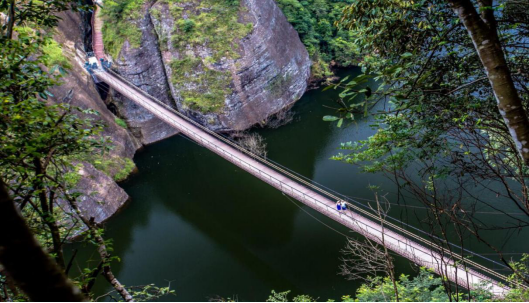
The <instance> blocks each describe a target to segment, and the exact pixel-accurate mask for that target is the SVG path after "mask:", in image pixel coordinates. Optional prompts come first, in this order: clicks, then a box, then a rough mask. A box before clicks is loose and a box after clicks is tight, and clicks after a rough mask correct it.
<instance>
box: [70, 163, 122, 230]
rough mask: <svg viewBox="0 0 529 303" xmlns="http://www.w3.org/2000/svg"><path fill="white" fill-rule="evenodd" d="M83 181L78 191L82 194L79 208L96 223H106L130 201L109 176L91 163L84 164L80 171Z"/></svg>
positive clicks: (77, 187)
mask: <svg viewBox="0 0 529 303" xmlns="http://www.w3.org/2000/svg"><path fill="white" fill-rule="evenodd" d="M78 173H79V175H81V179H80V180H79V182H78V183H77V185H76V186H75V187H76V191H78V192H79V193H82V195H81V196H80V198H79V208H80V209H81V211H82V212H83V213H84V214H85V215H86V216H87V217H89V218H95V221H96V222H104V221H106V220H107V219H109V218H110V217H111V216H112V215H114V214H115V213H117V212H118V211H119V209H120V208H121V207H123V205H124V203H125V202H126V201H127V200H128V199H129V196H128V195H127V193H126V192H125V191H124V190H123V189H122V188H121V187H119V185H117V184H116V182H114V180H113V179H112V178H110V177H109V176H108V175H106V174H104V173H102V172H100V171H99V170H97V169H95V168H94V167H93V166H92V165H91V164H89V163H83V164H82V167H81V168H80V169H79V170H78Z"/></svg>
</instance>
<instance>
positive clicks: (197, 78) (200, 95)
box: [170, 56, 232, 113]
mask: <svg viewBox="0 0 529 303" xmlns="http://www.w3.org/2000/svg"><path fill="white" fill-rule="evenodd" d="M170 66H171V70H172V71H173V75H172V77H171V80H172V83H173V85H174V86H175V87H177V88H178V90H179V91H180V94H181V96H182V99H183V105H184V106H185V107H187V108H190V109H194V110H199V111H201V112H216V113H218V112H221V111H222V109H223V108H224V100H225V99H226V96H227V95H229V94H231V92H232V91H231V89H230V88H229V84H230V83H231V74H230V72H229V71H225V72H224V71H217V70H213V69H209V68H207V67H206V66H205V64H204V63H203V62H202V60H201V59H200V58H196V57H193V56H187V57H185V58H184V59H182V60H173V61H172V62H171V65H170Z"/></svg>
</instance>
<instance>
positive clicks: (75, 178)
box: [64, 163, 83, 188]
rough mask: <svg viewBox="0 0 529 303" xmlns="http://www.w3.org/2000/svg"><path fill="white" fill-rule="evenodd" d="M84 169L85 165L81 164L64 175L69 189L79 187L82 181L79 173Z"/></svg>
mask: <svg viewBox="0 0 529 303" xmlns="http://www.w3.org/2000/svg"><path fill="white" fill-rule="evenodd" d="M81 169H83V164H82V163H79V164H77V165H75V167H74V168H73V169H72V170H71V171H69V172H67V173H65V174H64V181H65V182H66V185H67V186H68V188H73V187H75V186H77V184H78V183H79V181H81V175H80V174H79V171H80V170H81Z"/></svg>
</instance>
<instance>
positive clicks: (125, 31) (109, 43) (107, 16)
mask: <svg viewBox="0 0 529 303" xmlns="http://www.w3.org/2000/svg"><path fill="white" fill-rule="evenodd" d="M144 3H145V1H144V0H106V1H105V4H104V6H103V9H102V10H101V17H102V19H103V22H104V23H103V43H104V44H105V49H106V51H107V52H108V53H109V54H110V55H111V56H112V57H113V58H118V56H119V52H120V51H121V48H122V47H123V44H124V43H125V41H129V43H130V46H131V47H132V48H138V47H140V45H141V31H140V30H139V29H138V27H137V26H136V25H135V24H134V21H136V20H138V19H140V18H142V17H143V16H142V15H141V12H142V7H143V4H144Z"/></svg>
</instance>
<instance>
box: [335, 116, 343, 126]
mask: <svg viewBox="0 0 529 303" xmlns="http://www.w3.org/2000/svg"><path fill="white" fill-rule="evenodd" d="M342 124H343V118H342V119H340V120H338V124H337V125H336V126H338V127H342Z"/></svg>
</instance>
